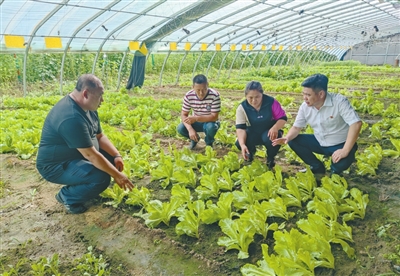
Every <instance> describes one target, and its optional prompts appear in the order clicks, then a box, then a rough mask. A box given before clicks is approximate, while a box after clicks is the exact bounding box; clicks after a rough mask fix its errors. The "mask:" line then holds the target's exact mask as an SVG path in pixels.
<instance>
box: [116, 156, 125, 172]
mask: <svg viewBox="0 0 400 276" xmlns="http://www.w3.org/2000/svg"><path fill="white" fill-rule="evenodd" d="M114 165H115V167H116V168H117V170H118V171H119V172H122V171H123V170H124V161H123V160H122V157H121V156H118V157H115V158H114Z"/></svg>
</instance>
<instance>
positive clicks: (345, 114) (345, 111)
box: [293, 93, 361, 147]
mask: <svg viewBox="0 0 400 276" xmlns="http://www.w3.org/2000/svg"><path fill="white" fill-rule="evenodd" d="M358 121H361V120H360V118H359V117H358V114H357V112H356V111H355V110H354V108H353V107H352V106H351V105H350V102H349V101H348V100H347V98H346V97H344V96H343V95H340V94H332V93H327V94H326V99H325V102H324V104H323V106H321V108H320V109H319V110H318V109H317V108H315V107H314V106H308V105H307V104H306V103H305V102H303V104H302V105H301V106H300V108H299V113H298V114H297V117H296V120H295V122H294V125H293V126H295V127H299V128H303V127H306V126H307V124H309V125H310V126H311V128H312V129H313V130H314V136H315V138H316V139H317V141H318V142H319V144H320V145H321V146H322V147H329V146H334V145H338V144H341V143H344V142H345V141H346V138H347V133H348V131H349V127H350V125H352V124H354V123H356V122H358Z"/></svg>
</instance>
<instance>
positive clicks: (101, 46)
mask: <svg viewBox="0 0 400 276" xmlns="http://www.w3.org/2000/svg"><path fill="white" fill-rule="evenodd" d="M165 1H166V0H161V1H158V2H156V3H155V4H153V5H151V6H150V7H148V8H147V9H145V10H144V12H142V13H143V14H145V13H147V12H149V11H151V10H153V9H154V8H156V7H158V6H159V5H161V4H163V3H164V2H165ZM140 16H141V15H135V16H133V17H132V18H130V19H128V20H126V21H125V22H124V23H122V24H120V25H119V26H118V27H116V28H114V29H113V30H111V31H110V32H109V34H108V35H107V36H106V37H105V38H104V39H103V41H102V43H101V44H100V46H99V49H97V52H96V56H95V58H94V60H93V67H92V74H94V71H95V68H96V63H97V59H98V58H99V55H100V52H101V50H102V49H103V46H104V44H105V43H106V42H107V40H108V39H109V38H110V37H111V36H112V35H113V34H114V33H116V32H117V31H119V30H120V29H122V28H123V27H125V26H126V25H128V24H129V23H131V22H133V21H135V20H136V19H138V18H139V17H140Z"/></svg>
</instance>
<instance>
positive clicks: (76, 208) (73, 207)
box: [55, 193, 87, 214]
mask: <svg viewBox="0 0 400 276" xmlns="http://www.w3.org/2000/svg"><path fill="white" fill-rule="evenodd" d="M55 198H56V200H57V201H58V202H60V203H61V204H62V205H64V207H65V209H66V210H67V213H69V214H82V213H84V212H86V210H87V209H86V207H85V206H83V204H79V203H77V204H65V203H64V201H63V200H62V199H61V196H60V194H59V193H58V194H56V196H55Z"/></svg>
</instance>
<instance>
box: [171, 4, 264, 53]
mask: <svg viewBox="0 0 400 276" xmlns="http://www.w3.org/2000/svg"><path fill="white" fill-rule="evenodd" d="M257 5H259V4H258V3H254V4H252V5H249V6H246V7H245V8H242V9H239V10H236V11H234V12H232V13H229V14H227V15H225V16H223V17H221V18H218V19H217V20H215V21H212V22H208V24H207V25H206V26H202V27H200V28H198V29H196V30H194V31H193V32H190V35H191V36H192V35H193V34H196V33H197V32H199V31H201V30H203V29H205V28H207V27H209V26H212V25H214V24H218V22H220V21H222V20H225V19H227V18H229V17H231V16H234V15H235V14H238V13H240V12H242V11H245V10H248V9H250V8H253V7H255V6H257ZM240 21H242V20H237V21H236V22H233V23H232V24H236V23H237V22H240ZM230 25H231V24H229V25H227V26H230ZM227 26H223V27H221V28H219V29H215V30H214V31H213V32H211V33H207V34H206V35H204V36H202V37H200V38H198V39H197V40H196V41H195V42H193V44H197V43H199V42H200V41H201V40H202V39H203V38H205V37H209V36H212V35H213V34H214V33H217V32H219V31H221V30H223V29H226V27H227ZM187 37H188V35H187V36H184V37H182V38H181V39H179V40H178V43H179V42H181V41H182V40H183V39H185V38H187ZM192 47H193V46H192Z"/></svg>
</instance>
